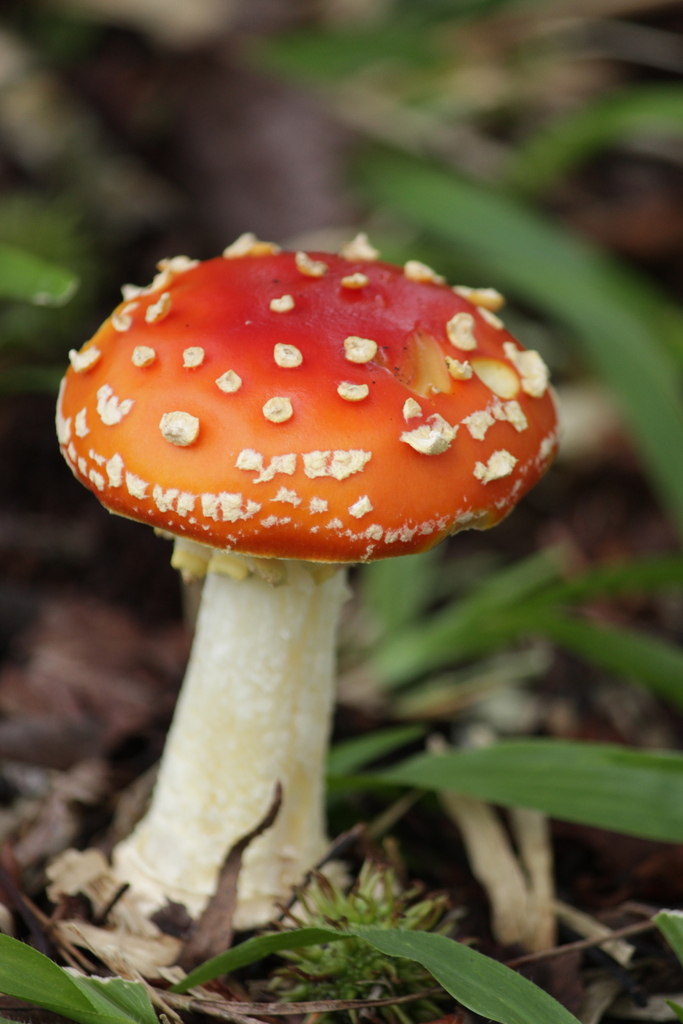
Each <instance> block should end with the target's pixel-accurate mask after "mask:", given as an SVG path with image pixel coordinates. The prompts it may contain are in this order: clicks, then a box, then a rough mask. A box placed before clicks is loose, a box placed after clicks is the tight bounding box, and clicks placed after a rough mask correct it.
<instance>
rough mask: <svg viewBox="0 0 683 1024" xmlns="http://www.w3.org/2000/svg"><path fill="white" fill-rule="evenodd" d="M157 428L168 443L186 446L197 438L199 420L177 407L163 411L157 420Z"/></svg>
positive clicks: (181, 446)
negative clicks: (169, 410) (172, 410)
mask: <svg viewBox="0 0 683 1024" xmlns="http://www.w3.org/2000/svg"><path fill="white" fill-rule="evenodd" d="M159 430H160V431H161V434H162V436H163V437H164V438H165V439H166V440H167V441H168V442H169V443H170V444H175V445H178V447H180V448H186V447H187V446H188V445H190V444H193V443H194V442H195V441H196V440H197V436H198V434H199V420H198V419H197V417H196V416H193V415H192V414H191V413H189V412H183V411H182V410H179V409H177V410H175V411H174V412H165V413H164V415H163V416H162V417H161V419H160V420H159Z"/></svg>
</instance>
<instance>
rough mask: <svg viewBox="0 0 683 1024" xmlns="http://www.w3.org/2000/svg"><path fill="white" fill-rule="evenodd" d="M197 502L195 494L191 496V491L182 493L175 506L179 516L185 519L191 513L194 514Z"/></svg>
mask: <svg viewBox="0 0 683 1024" xmlns="http://www.w3.org/2000/svg"><path fill="white" fill-rule="evenodd" d="M196 500H197V499H196V496H195V495H194V494H190V492H189V491H181V492H180V494H179V495H178V500H177V501H176V505H175V507H176V512H177V513H178V515H179V516H182V517H183V518H185V516H186V515H188V514H189V513H190V512H194V506H195V502H196Z"/></svg>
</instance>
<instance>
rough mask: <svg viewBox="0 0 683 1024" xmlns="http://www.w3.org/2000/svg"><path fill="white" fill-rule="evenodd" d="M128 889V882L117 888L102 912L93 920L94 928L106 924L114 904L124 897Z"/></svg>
mask: <svg viewBox="0 0 683 1024" xmlns="http://www.w3.org/2000/svg"><path fill="white" fill-rule="evenodd" d="M129 889H130V882H124V883H123V885H121V886H119V888H118V889H117V890H116V892H115V893H114V895H113V896H112V898H111V899H110V900H109V903H107V905H106V906H105V907H104V909H103V910H102V912H101V913H99V914H98V915H97V917H95V918H94V919H93V924H94V925H96V927H98V928H101V927H102V925H104V924H106V923H107V918H108V917H109V915H110V914H111V912H112V910H113V909H114V907H115V906H116V904H117V903H118V902H119V900H120V899H121V897H122V896H125V894H126V893H127V892H128V890H129Z"/></svg>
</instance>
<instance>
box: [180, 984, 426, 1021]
mask: <svg viewBox="0 0 683 1024" xmlns="http://www.w3.org/2000/svg"><path fill="white" fill-rule="evenodd" d="M440 992H443V989H442V988H440V987H438V986H435V987H434V988H428V989H424V991H422V992H412V993H411V994H410V995H407V996H387V997H386V998H385V999H320V1000H317V1001H314V1002H306V1003H242V1002H234V1003H233V1002H230V1003H228V1002H227V1001H223V1000H221V1001H220V1002H219V1001H218V1000H215V1001H214V1000H213V999H212V1000H208V999H199V998H196V997H193V996H179V995H176V994H174V993H172V992H164V999H165V1000H166V1002H168V1003H173V1004H174V1005H175V1006H177V1007H178V1008H179V1009H182V1010H193V1011H195V1012H196V1013H206V1014H209V1015H210V1016H212V1017H220V1018H222V1019H224V1020H233V1019H234V1018H235V1017H239V1018H240V1020H249V1019H253V1018H252V1017H251V1015H252V1014H261V1015H262V1016H264V1017H289V1016H291V1015H293V1014H299V1013H306V1014H308V1013H334V1012H335V1011H339V1010H364V1009H367V1008H372V1007H374V1006H396V1005H398V1004H400V1003H413V1002H415V1001H416V1000H417V999H426V998H428V997H430V996H435V995H438V994H439V993H440ZM226 1013H229V1014H230V1015H231V1016H226Z"/></svg>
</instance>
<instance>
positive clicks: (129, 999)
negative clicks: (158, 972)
mask: <svg viewBox="0 0 683 1024" xmlns="http://www.w3.org/2000/svg"><path fill="white" fill-rule="evenodd" d="M0 992H2V993H3V995H6V996H13V997H14V998H15V999H24V1000H26V1002H28V1003H34V1004H35V1005H36V1006H40V1007H42V1008H43V1009H44V1010H50V1011H52V1012H53V1013H60V1014H61V1015H62V1016H63V1017H68V1018H69V1019H70V1020H74V1021H77V1022H78V1024H157V1021H156V1014H155V1013H154V1010H153V1008H152V1004H151V1003H150V1001H149V997H148V995H147V993H146V992H145V990H144V988H143V986H142V985H140V984H138V983H137V982H130V981H126V982H124V981H122V980H121V979H120V978H119V979H113V980H112V981H103V980H102V979H96V978H78V977H74V976H72V975H71V974H69V973H68V972H67V971H65V970H64V969H63V968H62V967H58V966H57V964H56V963H54V962H53V961H52V960H50V959H49V957H46V956H44V955H43V954H42V953H39V952H38V951H37V950H35V949H33V948H32V947H31V946H27V945H26V944H25V943H23V942H19V941H18V940H17V939H12V938H10V936H9V935H2V934H0Z"/></svg>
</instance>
